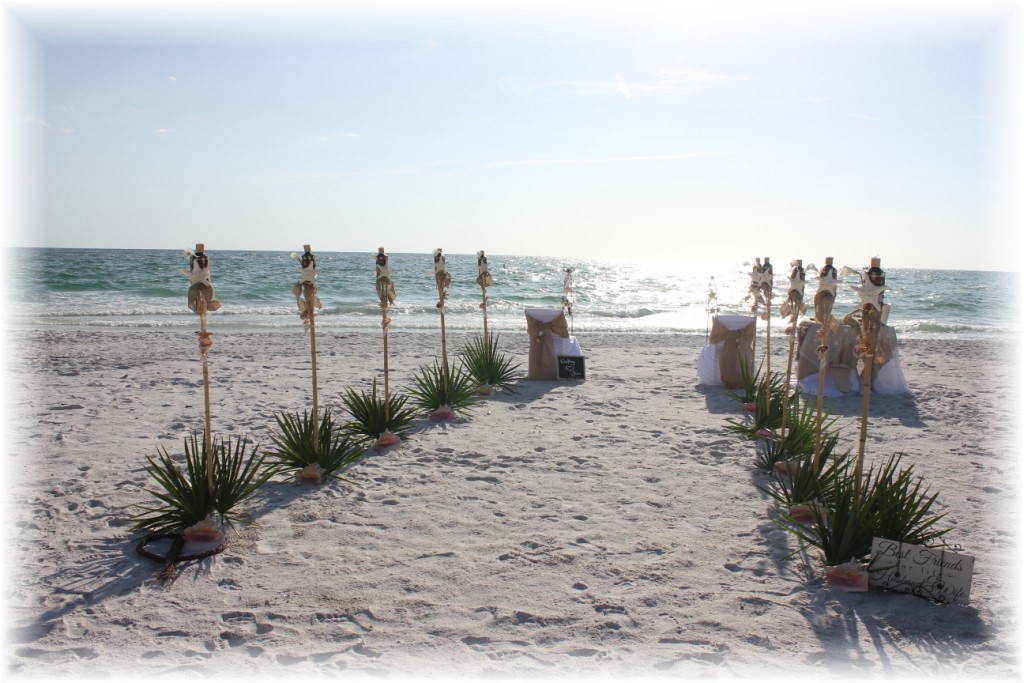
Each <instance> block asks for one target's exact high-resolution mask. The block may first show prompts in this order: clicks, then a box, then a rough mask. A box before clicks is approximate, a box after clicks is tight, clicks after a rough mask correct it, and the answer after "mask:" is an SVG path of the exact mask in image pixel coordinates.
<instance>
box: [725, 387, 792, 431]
mask: <svg viewBox="0 0 1024 683" xmlns="http://www.w3.org/2000/svg"><path fill="white" fill-rule="evenodd" d="M788 393H789V392H787V391H786V378H785V377H784V376H782V375H781V374H779V373H777V372H773V373H771V374H770V375H767V376H765V377H763V378H761V381H760V382H759V383H758V384H757V389H756V390H755V392H754V414H753V416H752V417H753V419H752V420H746V419H740V420H737V419H736V418H728V419H727V420H726V422H727V423H728V424H727V425H726V428H727V429H728V430H730V431H732V432H736V433H737V434H740V435H741V436H743V437H744V438H747V439H756V438H758V437H761V436H764V435H765V433H766V432H768V431H770V430H773V429H776V428H778V427H780V426H782V401H783V400H784V399H785V397H786V396H787V394H788ZM794 397H795V394H792V395H790V399H789V400H790V401H793V398H794Z"/></svg>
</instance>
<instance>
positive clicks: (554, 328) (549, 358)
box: [526, 315, 569, 379]
mask: <svg viewBox="0 0 1024 683" xmlns="http://www.w3.org/2000/svg"><path fill="white" fill-rule="evenodd" d="M526 329H527V332H529V334H530V360H529V369H528V371H527V379H558V356H557V355H556V354H555V337H554V336H555V335H558V336H559V337H565V338H568V336H569V324H568V323H567V322H566V320H565V316H564V315H560V316H558V317H557V318H555V319H554V320H552V321H551V322H547V323H546V322H541V321H540V320H536V319H534V318H531V317H529V316H527V317H526Z"/></svg>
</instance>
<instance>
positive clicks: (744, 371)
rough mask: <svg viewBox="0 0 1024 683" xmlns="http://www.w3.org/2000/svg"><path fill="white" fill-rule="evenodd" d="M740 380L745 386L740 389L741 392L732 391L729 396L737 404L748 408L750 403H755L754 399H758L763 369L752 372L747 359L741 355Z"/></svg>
mask: <svg viewBox="0 0 1024 683" xmlns="http://www.w3.org/2000/svg"><path fill="white" fill-rule="evenodd" d="M740 378H741V379H742V380H743V386H742V387H740V390H739V391H730V392H729V393H728V394H727V396H729V398H731V399H733V400H734V401H736V402H737V403H742V404H743V405H744V406H746V405H747V404H748V403H753V402H754V399H755V398H757V385H758V384H760V382H761V368H757V369H756V370H754V371H753V372H751V371H750V366H749V364H748V363H747V359H746V358H744V357H743V356H742V355H741V356H740Z"/></svg>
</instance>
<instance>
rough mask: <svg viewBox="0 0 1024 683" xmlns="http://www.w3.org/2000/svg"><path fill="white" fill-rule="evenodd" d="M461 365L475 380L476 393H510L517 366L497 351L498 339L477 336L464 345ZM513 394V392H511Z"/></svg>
mask: <svg viewBox="0 0 1024 683" xmlns="http://www.w3.org/2000/svg"><path fill="white" fill-rule="evenodd" d="M462 364H463V366H464V367H465V368H466V371H467V372H468V373H469V374H470V375H471V376H472V377H473V379H474V380H476V383H477V385H478V391H480V392H482V393H489V390H490V389H492V388H493V389H507V390H509V391H512V388H511V387H512V384H513V382H514V380H515V378H516V371H517V370H519V364H518V363H516V364H515V365H513V363H512V359H511V358H509V357H507V356H506V355H505V354H503V353H501V352H500V351H498V338H497V337H492V336H490V335H488V336H486V337H481V336H477V337H475V338H474V339H473V341H471V342H470V343H468V344H466V346H465V348H464V349H463V351H462ZM513 393H515V392H513Z"/></svg>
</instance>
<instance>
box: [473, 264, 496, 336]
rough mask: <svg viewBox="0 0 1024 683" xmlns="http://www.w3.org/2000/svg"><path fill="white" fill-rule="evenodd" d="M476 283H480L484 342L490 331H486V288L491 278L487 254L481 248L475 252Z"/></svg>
mask: <svg viewBox="0 0 1024 683" xmlns="http://www.w3.org/2000/svg"><path fill="white" fill-rule="evenodd" d="M476 269H477V276H476V283H477V284H478V285H480V294H481V302H480V308H481V309H482V310H483V312H484V342H485V343H486V342H487V341H488V340H489V339H490V336H489V335H490V333H489V332H488V331H487V288H488V287H490V286H491V283H492V282H493V281H492V279H491V270H490V268H489V267H488V265H487V256H486V255H485V254H484V252H483V250H481V251H478V252H477V253H476Z"/></svg>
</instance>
